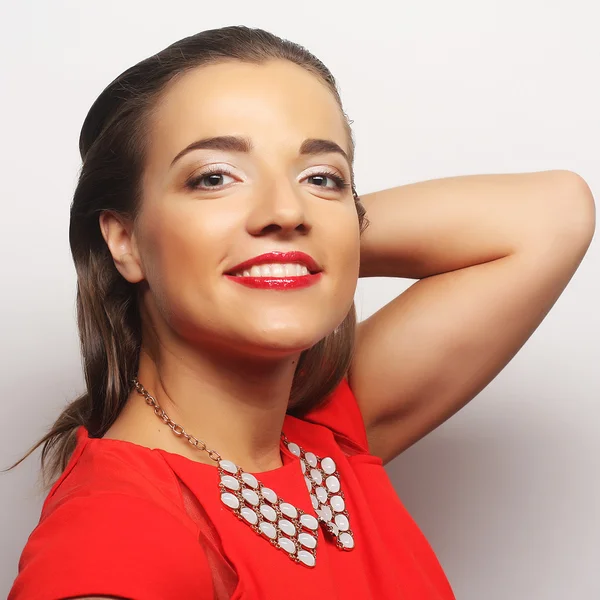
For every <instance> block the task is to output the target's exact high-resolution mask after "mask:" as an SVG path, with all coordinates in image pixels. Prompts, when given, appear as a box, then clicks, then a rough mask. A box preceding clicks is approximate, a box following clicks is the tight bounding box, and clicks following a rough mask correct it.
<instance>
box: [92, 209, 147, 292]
mask: <svg viewBox="0 0 600 600" xmlns="http://www.w3.org/2000/svg"><path fill="white" fill-rule="evenodd" d="M99 222H100V231H101V232H102V237H104V241H105V242H106V245H107V246H108V249H109V250H110V253H111V255H112V257H113V261H114V263H115V267H117V270H118V271H119V273H121V275H123V277H124V278H125V279H126V280H127V281H129V283H138V282H139V281H141V280H142V279H144V272H143V269H142V264H141V261H140V258H139V254H138V249H137V243H136V239H135V234H134V233H133V224H132V223H131V221H129V220H126V219H125V218H124V217H122V216H120V215H117V214H116V213H113V212H111V211H108V210H105V211H103V212H102V213H101V214H100V218H99Z"/></svg>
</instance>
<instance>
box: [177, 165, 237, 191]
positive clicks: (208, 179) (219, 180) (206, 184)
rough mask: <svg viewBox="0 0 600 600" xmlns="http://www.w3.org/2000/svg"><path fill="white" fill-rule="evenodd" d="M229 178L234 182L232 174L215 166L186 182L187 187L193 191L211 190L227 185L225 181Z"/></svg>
mask: <svg viewBox="0 0 600 600" xmlns="http://www.w3.org/2000/svg"><path fill="white" fill-rule="evenodd" d="M226 178H229V179H231V180H234V178H233V176H232V174H231V173H230V172H229V171H227V170H226V169H224V168H223V167H221V166H218V165H215V166H212V167H208V168H207V169H205V170H204V171H202V173H199V174H198V175H194V176H193V177H192V178H191V179H189V180H188V181H187V182H186V184H185V185H186V187H188V188H190V189H192V190H210V189H219V188H221V187H223V186H224V185H227V183H229V182H227V181H224V179H226Z"/></svg>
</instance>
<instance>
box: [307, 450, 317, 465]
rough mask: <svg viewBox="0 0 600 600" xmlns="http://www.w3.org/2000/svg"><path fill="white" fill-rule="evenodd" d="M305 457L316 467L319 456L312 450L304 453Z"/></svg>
mask: <svg viewBox="0 0 600 600" xmlns="http://www.w3.org/2000/svg"><path fill="white" fill-rule="evenodd" d="M304 458H306V462H307V463H308V464H309V465H310V466H311V467H316V466H317V457H316V456H315V455H314V454H313V453H312V452H307V453H306V454H305V455H304Z"/></svg>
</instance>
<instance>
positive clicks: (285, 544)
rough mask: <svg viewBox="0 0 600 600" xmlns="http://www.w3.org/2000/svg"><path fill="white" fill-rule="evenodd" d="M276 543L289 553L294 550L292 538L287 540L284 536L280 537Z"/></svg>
mask: <svg viewBox="0 0 600 600" xmlns="http://www.w3.org/2000/svg"><path fill="white" fill-rule="evenodd" d="M277 543H278V544H279V545H280V546H281V547H282V548H283V549H284V550H285V551H286V552H289V553H290V554H294V552H296V544H294V542H292V540H288V539H287V538H285V537H280V538H278V539H277Z"/></svg>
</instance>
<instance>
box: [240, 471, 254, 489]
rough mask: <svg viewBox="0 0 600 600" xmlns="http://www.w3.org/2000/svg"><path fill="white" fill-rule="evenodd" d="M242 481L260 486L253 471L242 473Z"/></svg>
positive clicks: (251, 485) (252, 486)
mask: <svg viewBox="0 0 600 600" xmlns="http://www.w3.org/2000/svg"><path fill="white" fill-rule="evenodd" d="M242 481H243V482H244V483H245V484H246V485H249V486H250V487H251V488H254V489H256V488H258V481H257V479H256V477H254V475H252V473H242Z"/></svg>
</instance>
